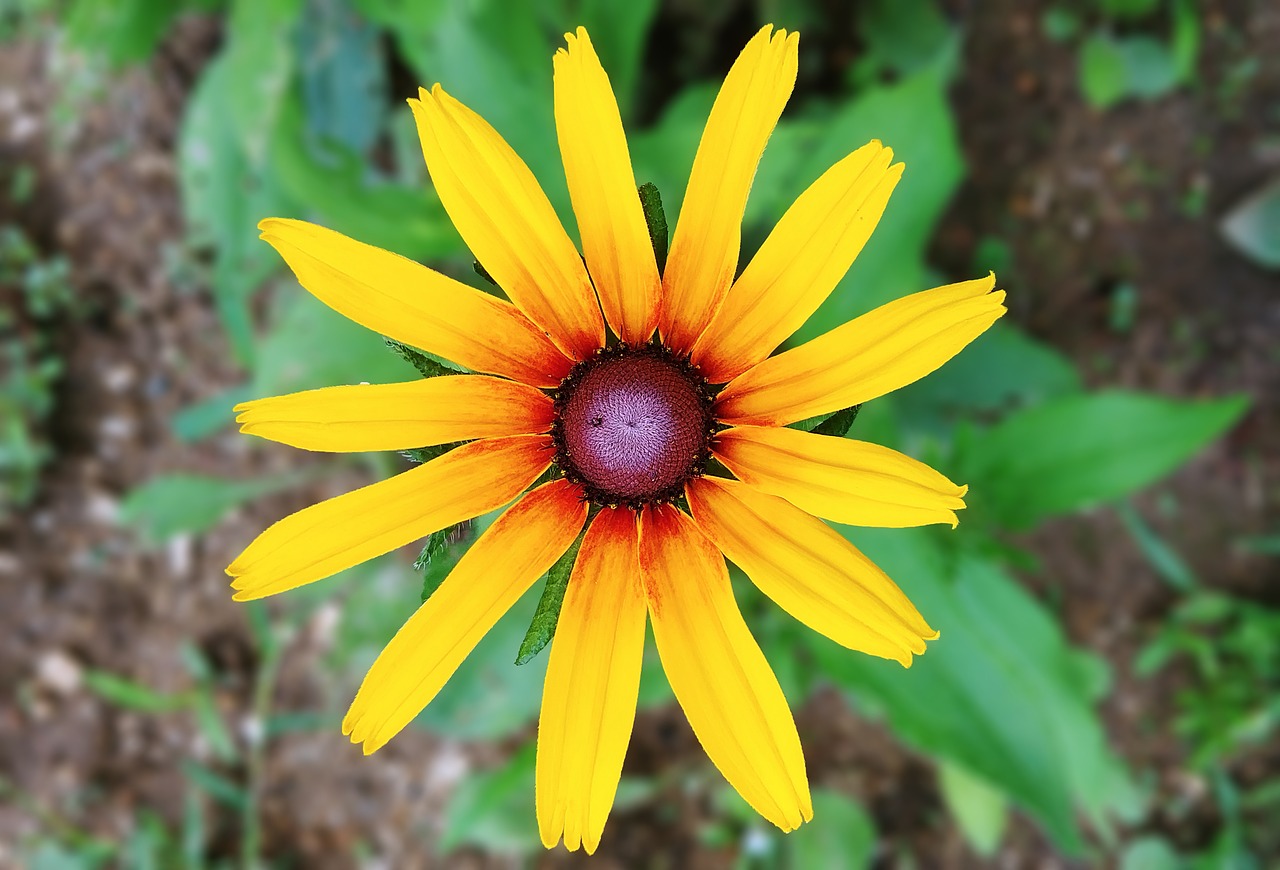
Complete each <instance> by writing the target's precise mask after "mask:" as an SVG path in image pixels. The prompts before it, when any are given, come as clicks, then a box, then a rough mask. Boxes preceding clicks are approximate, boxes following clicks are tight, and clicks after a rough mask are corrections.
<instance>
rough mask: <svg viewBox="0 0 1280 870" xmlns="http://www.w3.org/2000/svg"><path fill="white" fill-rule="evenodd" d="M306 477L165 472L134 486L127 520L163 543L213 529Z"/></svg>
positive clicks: (124, 514)
mask: <svg viewBox="0 0 1280 870" xmlns="http://www.w3.org/2000/svg"><path fill="white" fill-rule="evenodd" d="M301 480H302V477H301V476H300V475H296V474H289V475H276V476H273V477H267V478H261V479H257V480H245V481H237V480H223V479H221V478H217V477H208V476H205V475H201V474H187V473H181V472H179V473H175V474H162V475H158V476H156V477H153V478H151V479H150V480H148V481H147V482H146V483H144V484H142V485H141V486H139V487H137V488H136V489H134V490H132V491H131V492H130V493H129V495H128V496H126V497H125V500H124V503H123V504H122V505H121V518H122V520H123V522H124V523H125V524H127V525H129V526H131V527H133V529H134V530H135V531H136V532H138V534H140V535H141V536H142V537H143V538H144V539H146V540H148V541H150V542H152V543H159V542H162V541H165V540H168V539H169V538H171V537H173V536H174V535H177V534H181V533H183V532H186V533H190V534H199V533H200V532H204V531H207V530H208V529H210V528H212V527H213V526H215V525H217V523H218V522H219V521H220V520H221V519H222V518H223V516H225V515H226V514H227V513H228V512H229V511H231V510H232V509H233V508H235V507H237V506H238V505H241V504H243V503H244V502H247V501H252V500H253V499H256V498H261V497H262V496H264V495H268V494H270V493H272V492H277V491H279V490H282V489H286V488H288V487H290V486H294V485H296V484H297V483H298V482H300V481H301Z"/></svg>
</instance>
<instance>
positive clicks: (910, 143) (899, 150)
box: [791, 66, 965, 344]
mask: <svg viewBox="0 0 1280 870" xmlns="http://www.w3.org/2000/svg"><path fill="white" fill-rule="evenodd" d="M822 130H823V135H822V137H821V139H820V141H818V142H817V143H815V144H814V146H813V147H812V148H811V149H809V150H808V151H807V152H806V161H805V163H804V165H803V166H802V167H801V168H800V169H799V170H798V171H797V174H796V177H797V179H798V180H799V182H800V184H803V185H807V184H808V183H810V182H811V181H812V180H813V179H816V178H817V177H818V176H820V175H821V174H822V173H823V172H825V171H826V170H827V169H828V168H829V167H830V166H831V165H832V164H834V163H835V162H836V161H838V160H840V159H841V158H843V157H845V156H846V155H847V154H848V153H849V152H850V151H852V150H853V149H854V148H857V147H859V146H861V145H862V144H864V143H866V142H867V141H869V140H871V139H880V140H882V141H883V142H884V144H885V145H887V146H889V147H891V148H893V150H894V154H895V160H900V161H902V162H903V163H905V164H906V172H905V174H904V175H903V179H902V182H901V183H900V184H899V185H898V188H897V190H896V192H895V194H894V197H893V198H892V199H891V200H890V201H889V205H888V207H887V208H886V209H885V213H884V217H883V218H882V219H881V220H880V224H879V226H877V227H876V231H875V233H873V234H872V236H871V239H870V240H869V241H868V242H867V245H866V247H865V248H863V250H862V253H860V254H859V255H858V259H857V260H856V261H855V262H854V264H853V267H852V268H850V270H849V272H848V274H847V275H846V276H845V278H844V280H842V281H841V282H840V284H839V285H838V286H837V287H836V289H835V291H834V292H833V293H832V294H831V296H830V297H829V298H828V299H827V301H826V302H825V303H823V305H822V307H821V308H819V309H818V311H817V312H816V313H815V314H814V315H813V316H812V317H810V318H809V321H808V322H807V323H805V325H804V326H802V327H801V328H800V330H799V331H798V332H797V333H796V335H795V336H793V337H792V340H791V343H792V344H798V343H800V342H803V341H807V340H809V339H811V338H815V337H817V336H818V335H820V334H821V333H824V332H826V331H827V330H830V329H833V328H835V327H836V326H839V325H841V324H843V323H845V322H846V321H848V320H850V319H851V318H853V317H855V316H857V315H858V314H862V313H864V312H866V311H869V310H871V309H872V308H874V307H876V306H877V305H880V304H882V303H884V302H887V301H889V300H890V299H893V298H896V297H898V296H902V295H905V294H907V293H914V292H916V291H918V290H924V289H927V287H928V286H929V285H930V283H931V274H930V270H929V269H928V267H927V266H926V265H925V259H924V254H925V248H926V247H927V245H928V244H929V240H930V239H931V238H932V236H933V229H934V226H935V224H936V223H937V221H938V218H939V217H940V216H941V214H942V211H943V209H944V208H946V206H947V204H948V203H949V202H950V200H951V196H952V194H953V193H954V192H955V190H956V187H957V185H958V184H959V183H960V179H961V178H962V177H963V176H964V171H965V168H964V161H963V159H962V157H961V154H960V147H959V141H958V139H957V136H956V127H955V118H954V116H953V114H952V112H951V107H950V104H949V102H948V100H947V95H946V70H945V69H943V68H941V67H940V66H934V67H931V68H928V69H925V70H923V71H921V72H919V73H916V74H914V75H912V76H910V77H909V78H906V79H903V80H902V81H900V82H898V83H896V84H894V85H889V86H884V87H877V88H874V89H871V90H868V91H867V92H866V93H864V94H861V95H859V96H857V97H855V98H854V99H853V100H851V101H849V102H847V103H845V104H844V105H843V106H842V107H841V108H840V109H839V110H838V111H837V112H836V113H835V114H834V115H833V116H831V117H830V118H828V119H826V122H825V123H824V124H823V127H822ZM799 187H800V185H799V184H798V185H797V188H799ZM799 193H800V190H799V189H796V190H795V194H796V195H798V194H799Z"/></svg>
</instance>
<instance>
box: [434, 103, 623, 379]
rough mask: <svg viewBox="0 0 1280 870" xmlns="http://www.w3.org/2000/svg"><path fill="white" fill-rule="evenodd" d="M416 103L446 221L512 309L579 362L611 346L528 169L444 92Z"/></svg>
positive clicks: (570, 249) (587, 285) (569, 244)
mask: <svg viewBox="0 0 1280 870" xmlns="http://www.w3.org/2000/svg"><path fill="white" fill-rule="evenodd" d="M418 97H419V98H418V99H417V100H410V101H409V106H410V108H412V109H413V114H414V117H415V118H416V119H417V122H418V136H419V138H420V139H421V141H422V152H423V154H424V155H425V156H426V160H427V170H428V171H429V172H430V173H431V180H432V182H433V183H434V184H435V188H436V193H438V194H439V196H440V202H441V203H443V205H444V207H445V211H447V212H448V213H449V218H450V219H451V220H452V221H453V225H454V226H455V227H457V229H458V232H459V233H461V235H462V239H463V241H465V242H466V243H467V246H468V247H470V248H471V252H472V253H473V254H475V256H476V259H478V260H479V261H480V264H481V265H482V266H484V268H485V269H486V270H487V271H488V272H489V274H490V275H492V276H493V279H494V280H495V281H497V282H498V286H499V287H501V288H502V289H503V290H505V291H506V293H507V295H508V296H510V297H511V301H512V302H514V303H515V304H516V307H518V308H519V309H520V310H521V311H523V312H524V313H525V314H527V315H528V316H529V319H530V320H532V321H533V322H534V323H536V324H538V326H540V327H542V329H543V330H545V331H546V333H547V334H548V335H549V336H550V338H551V340H552V341H554V342H556V343H557V344H558V345H559V346H560V348H561V349H562V350H564V351H565V352H566V353H567V354H568V355H569V356H571V357H573V358H574V359H583V358H585V357H587V356H589V355H590V354H591V353H593V352H594V351H595V350H596V348H598V347H601V346H603V344H604V320H603V318H601V316H600V307H599V305H598V304H597V302H596V294H595V291H594V290H592V288H591V280H590V279H589V278H588V277H587V269H586V267H585V266H584V265H583V264H582V258H581V257H580V256H579V255H578V249H577V248H575V247H574V245H573V241H572V240H571V239H570V238H569V236H568V235H567V234H566V233H565V231H564V227H563V226H562V225H561V224H560V219H559V217H557V216H556V213H555V209H553V208H552V207H551V203H550V202H548V201H547V196H546V194H544V193H543V192H542V188H541V187H539V186H538V181H537V179H536V178H534V176H533V173H532V172H530V171H529V167H528V166H526V165H525V163H524V161H523V160H521V159H520V158H519V157H518V156H517V155H516V153H515V152H514V151H513V150H511V146H510V145H508V144H507V143H506V141H505V140H504V139H503V138H502V137H501V136H500V135H498V131H496V130H494V129H493V127H491V126H489V124H488V122H486V121H485V120H484V119H483V118H481V117H480V116H479V115H477V114H476V113H475V112H473V111H471V110H470V109H468V108H467V107H466V106H464V105H462V103H460V102H458V101H457V100H455V99H454V98H453V97H451V96H449V95H448V94H447V93H445V91H444V89H443V88H441V87H440V85H436V86H435V87H434V88H432V89H431V90H430V91H427V90H425V89H424V90H420V91H419V92H418Z"/></svg>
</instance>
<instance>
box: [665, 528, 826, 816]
mask: <svg viewBox="0 0 1280 870" xmlns="http://www.w3.org/2000/svg"><path fill="white" fill-rule="evenodd" d="M640 576H641V578H642V579H643V581H644V588H645V596H646V598H647V599H648V603H649V616H650V618H651V619H652V620H653V636H654V639H655V640H656V641H657V645H658V655H659V656H661V658H662V667H663V669H664V670H665V671H666V672H667V679H668V681H669V682H670V683H671V689H672V691H674V692H675V696H676V700H678V701H679V702H680V706H681V707H682V708H684V712H685V715H686V716H687V717H688V719H689V724H690V725H691V726H692V727H693V733H694V734H695V735H697V737H698V741H699V742H700V743H701V744H702V748H703V749H704V750H706V753H707V755H708V756H709V757H710V758H711V761H712V762H713V763H714V764H715V766H716V767H717V768H719V769H720V772H721V773H722V774H724V778H725V779H727V780H728V781H729V784H730V785H732V786H733V787H734V788H735V789H737V791H738V793H739V794H740V795H742V797H743V798H744V799H745V800H746V802H747V803H749V804H750V805H751V806H752V808H753V809H754V810H755V811H756V812H758V813H759V814H760V815H762V816H764V817H765V818H766V819H768V820H769V821H771V822H773V823H774V824H775V825H777V826H778V827H779V828H781V829H782V830H784V831H791V830H794V829H796V828H798V827H800V825H801V823H802V822H806V821H808V820H809V819H811V818H813V803H812V801H811V799H810V797H809V782H808V778H807V776H806V775H805V768H804V754H803V752H801V749H800V737H799V735H798V734H797V733H796V725H795V721H794V720H793V719H792V718H791V711H790V709H788V707H787V699H786V698H785V697H784V696H783V694H782V689H781V687H779V685H778V680H777V677H775V676H774V675H773V670H772V669H771V668H770V667H769V663H768V662H767V661H766V660H765V657H764V653H762V652H761V651H760V647H759V646H757V645H756V642H755V639H754V638H753V637H752V636H751V632H750V631H749V630H748V629H747V625H746V623H745V622H743V621H742V614H741V613H740V612H739V611H738V605H737V603H736V602H735V601H734V600H733V590H732V588H731V587H730V585H729V572H728V570H727V569H726V567H725V564H724V558H723V557H722V556H721V555H720V551H719V550H717V549H716V548H715V545H713V544H712V543H711V542H710V541H708V540H707V539H706V537H704V536H703V534H702V532H700V531H698V527H697V526H696V525H694V522H693V520H691V519H690V518H689V517H688V516H687V515H686V514H684V513H683V512H682V511H679V510H677V509H676V508H673V507H667V506H660V507H657V508H646V509H645V511H644V512H643V513H642V514H641V515H640Z"/></svg>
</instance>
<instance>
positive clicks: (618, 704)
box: [537, 508, 646, 855]
mask: <svg viewBox="0 0 1280 870" xmlns="http://www.w3.org/2000/svg"><path fill="white" fill-rule="evenodd" d="M637 532H638V530H637V525H636V515H635V513H634V512H632V511H631V510H630V509H628V508H604V509H602V510H601V511H600V513H599V514H597V515H596V518H595V519H594V520H592V521H591V526H590V528H588V529H587V534H586V535H585V536H584V538H583V540H582V548H581V549H580V550H579V551H578V560H577V562H576V563H575V565H574V567H573V574H572V576H571V577H570V580H569V588H568V590H566V592H565V597H564V604H563V605H562V607H561V610H560V622H559V624H558V626H557V628H556V636H555V640H554V641H553V642H552V645H551V657H550V661H549V662H548V663H547V677H546V683H545V685H544V687H543V690H542V715H541V716H540V717H539V719H538V761H537V806H538V830H539V832H540V833H541V836H542V842H543V844H544V845H545V846H546V847H547V848H548V849H550V848H552V847H553V846H555V844H556V842H557V841H558V840H559V839H560V837H561V835H563V836H564V844H565V847H566V848H568V849H569V850H570V851H573V850H575V849H577V848H578V846H579V845H581V846H582V847H583V848H584V849H586V851H587V854H588V855H590V854H591V853H593V852H595V850H596V846H597V845H599V843H600V835H601V833H602V832H603V831H604V824H605V821H606V820H607V819H608V817H609V810H610V808H611V807H612V806H613V798H614V794H615V793H616V792H617V790H618V781H619V779H620V778H621V776H622V760H623V758H624V757H625V756H626V754H627V743H628V742H629V741H630V738H631V726H632V724H633V723H634V721H635V715H636V699H637V697H638V695H639V692H640V661H641V659H642V658H643V657H644V626H645V617H646V610H645V599H644V592H643V590H642V589H641V586H640V562H639V554H638V552H637V546H638V544H637V541H638V538H637Z"/></svg>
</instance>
